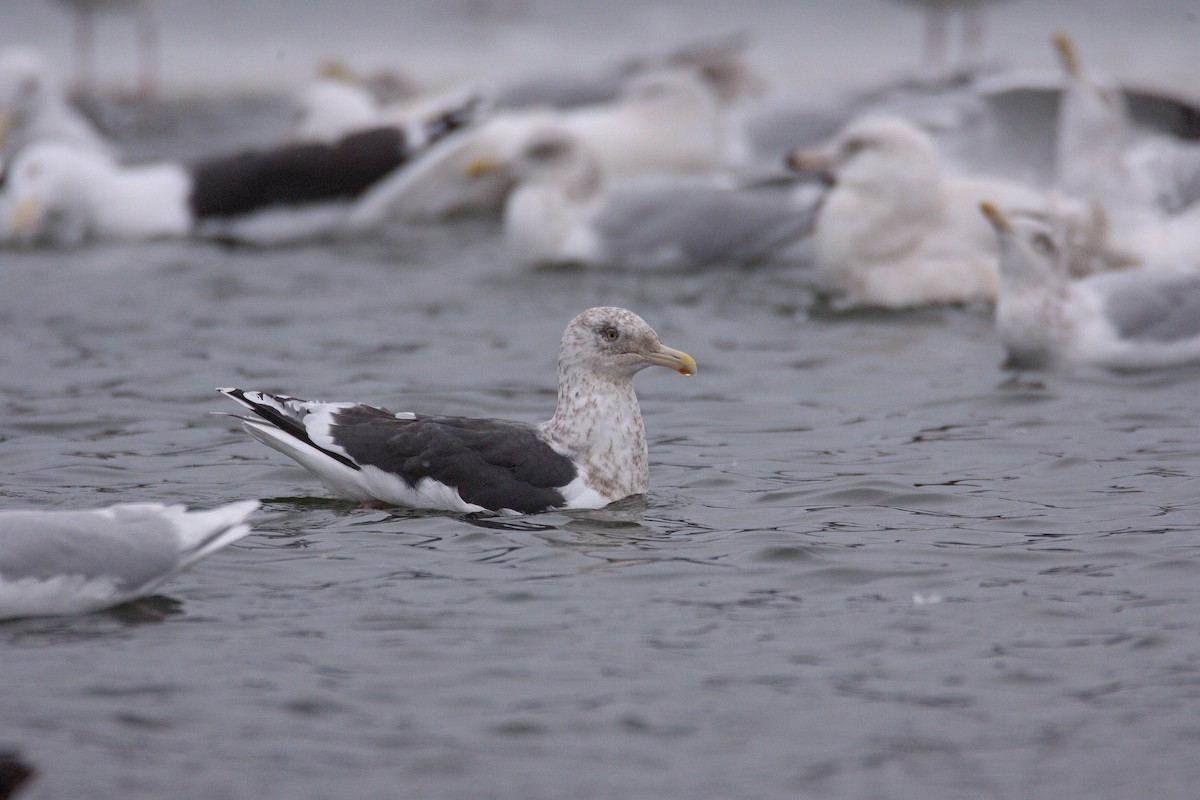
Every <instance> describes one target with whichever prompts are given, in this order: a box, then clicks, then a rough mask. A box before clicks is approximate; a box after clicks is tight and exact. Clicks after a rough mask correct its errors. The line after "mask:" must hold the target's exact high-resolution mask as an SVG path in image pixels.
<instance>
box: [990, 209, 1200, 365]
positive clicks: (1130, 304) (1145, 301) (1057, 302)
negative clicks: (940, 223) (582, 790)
mask: <svg viewBox="0 0 1200 800" xmlns="http://www.w3.org/2000/svg"><path fill="white" fill-rule="evenodd" d="M980 208H981V210H982V211H983V215H984V216H985V217H986V218H987V219H988V221H989V222H991V224H992V226H993V227H994V228H995V231H996V235H997V238H998V239H999V243H1000V292H999V297H998V298H997V301H996V331H997V333H998V334H999V336H1000V339H1001V341H1002V342H1003V343H1004V347H1005V350H1006V351H1007V355H1008V360H1007V362H1006V366H1009V367H1013V368H1017V369H1045V368H1053V367H1070V366H1080V365H1090V366H1098V367H1104V368H1108V369H1115V370H1144V369H1155V368H1163V367H1172V366H1177V365H1180V364H1186V363H1192V362H1198V361H1200V273H1197V272H1186V271H1169V270H1151V269H1145V268H1142V269H1127V270H1119V271H1115V272H1106V273H1103V274H1098V275H1091V276H1088V277H1085V278H1080V279H1071V278H1070V277H1068V275H1067V270H1066V264H1065V262H1066V259H1067V256H1066V253H1065V252H1064V251H1065V249H1066V248H1065V246H1064V241H1063V235H1062V232H1061V231H1060V230H1058V229H1057V226H1056V225H1054V224H1053V222H1052V221H1050V220H1047V219H1045V218H1042V217H1040V216H1038V215H1029V214H1012V215H1006V214H1005V213H1004V212H1002V211H1001V210H1000V209H999V208H997V207H996V206H995V205H994V204H992V203H989V202H984V203H982V204H981V206H980Z"/></svg>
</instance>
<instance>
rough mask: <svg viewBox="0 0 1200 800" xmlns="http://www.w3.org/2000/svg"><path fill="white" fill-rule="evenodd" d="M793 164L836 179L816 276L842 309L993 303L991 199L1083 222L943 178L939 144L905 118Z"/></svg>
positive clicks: (1025, 197)
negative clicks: (984, 213)
mask: <svg viewBox="0 0 1200 800" xmlns="http://www.w3.org/2000/svg"><path fill="white" fill-rule="evenodd" d="M790 163H791V164H792V166H793V167H795V168H797V169H801V170H808V169H829V170H830V172H831V177H832V180H833V183H834V185H833V188H832V189H831V190H830V191H829V194H828V195H827V196H826V197H825V200H824V202H823V203H822V206H821V209H820V211H819V212H818V214H817V220H816V226H815V229H814V232H813V245H814V250H815V254H816V263H815V266H816V271H815V272H816V278H817V280H818V282H819V284H820V288H821V289H822V291H824V292H825V293H827V294H828V295H830V296H831V297H832V299H833V302H834V305H835V307H838V308H843V309H845V308H858V307H880V308H892V309H901V308H911V307H916V306H923V305H928V304H936V303H969V302H974V301H990V300H992V299H994V298H995V293H996V258H997V253H996V239H995V235H994V234H993V233H992V231H991V230H990V229H989V227H988V225H987V224H986V223H985V222H984V221H983V219H982V218H981V217H980V216H979V212H978V207H979V203H980V201H982V200H984V199H992V200H993V201H995V202H998V203H1002V204H1004V205H1006V206H1009V205H1011V206H1019V207H1022V208H1048V207H1055V208H1056V210H1057V211H1058V212H1059V213H1068V212H1071V213H1073V214H1074V213H1075V212H1077V211H1078V212H1079V213H1080V214H1083V210H1082V209H1076V208H1074V207H1071V208H1068V207H1067V206H1066V205H1064V204H1063V203H1061V202H1060V201H1059V200H1058V199H1057V198H1053V197H1051V196H1049V195H1047V194H1045V193H1043V192H1041V191H1038V190H1035V189H1033V188H1031V187H1027V186H1025V185H1023V184H1019V183H1014V182H1011V181H1005V180H1000V179H992V178H986V177H977V176H965V175H964V176H954V175H948V174H943V171H942V168H941V165H940V162H939V159H938V154H937V152H936V150H935V148H934V145H933V142H932V140H931V139H930V137H929V136H928V135H927V134H926V133H924V132H923V131H921V130H920V129H918V128H917V127H916V126H915V125H913V124H912V123H911V122H909V121H907V120H905V119H903V118H900V117H894V116H888V115H871V116H868V117H863V118H861V119H858V120H855V121H854V122H851V123H850V124H849V125H847V126H846V127H845V128H843V129H842V131H841V132H840V133H839V134H838V135H837V136H836V137H835V138H834V141H833V144H832V146H831V147H830V148H829V149H828V150H815V149H812V148H809V149H804V150H800V151H797V152H795V153H793V154H792V157H791V159H790ZM1073 218H1074V217H1073ZM1086 223H1087V219H1086V215H1083V218H1082V219H1080V220H1079V224H1080V225H1084V224H1086Z"/></svg>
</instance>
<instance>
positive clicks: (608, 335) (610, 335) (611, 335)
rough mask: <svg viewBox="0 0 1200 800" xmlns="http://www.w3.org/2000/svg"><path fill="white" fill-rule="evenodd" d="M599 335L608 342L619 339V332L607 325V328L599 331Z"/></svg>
mask: <svg viewBox="0 0 1200 800" xmlns="http://www.w3.org/2000/svg"><path fill="white" fill-rule="evenodd" d="M600 335H601V336H603V337H604V338H605V339H608V340H609V341H610V342H615V341H616V340H617V339H620V338H621V332H620V331H618V330H617V329H616V328H614V327H613V326H612V325H609V326H608V327H606V328H603V329H602V330H601V331H600Z"/></svg>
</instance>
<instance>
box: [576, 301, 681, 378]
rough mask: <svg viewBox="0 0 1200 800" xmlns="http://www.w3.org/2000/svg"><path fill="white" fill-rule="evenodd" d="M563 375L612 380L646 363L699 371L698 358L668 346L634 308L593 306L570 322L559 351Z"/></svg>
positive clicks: (630, 374)
mask: <svg viewBox="0 0 1200 800" xmlns="http://www.w3.org/2000/svg"><path fill="white" fill-rule="evenodd" d="M558 366H559V373H560V374H561V375H567V374H570V373H572V372H579V371H583V372H587V373H590V374H593V375H596V376H603V377H605V378H608V379H610V380H614V381H622V380H629V379H630V378H632V377H633V376H634V375H635V374H637V373H638V372H640V371H641V370H643V369H645V368H646V367H652V366H659V367H667V368H669V369H673V370H675V371H676V372H678V373H679V374H681V375H695V374H696V361H695V359H693V358H692V357H691V356H689V355H688V354H687V353H684V352H682V351H680V350H675V349H674V348H671V347H667V346H666V345H665V344H663V343H662V340H661V339H660V338H659V337H658V334H657V333H655V332H654V329H653V328H651V327H650V326H649V325H647V324H646V321H645V320H643V319H642V318H641V317H639V316H638V315H637V314H635V313H633V312H632V311H628V310H626V309H624V308H616V307H613V306H601V307H598V308H589V309H588V310H587V311H584V312H583V313H582V314H580V315H579V316H577V317H575V319H573V320H571V322H570V323H569V324H568V325H567V328H566V330H565V331H564V332H563V336H562V343H561V345H560V347H559V351H558Z"/></svg>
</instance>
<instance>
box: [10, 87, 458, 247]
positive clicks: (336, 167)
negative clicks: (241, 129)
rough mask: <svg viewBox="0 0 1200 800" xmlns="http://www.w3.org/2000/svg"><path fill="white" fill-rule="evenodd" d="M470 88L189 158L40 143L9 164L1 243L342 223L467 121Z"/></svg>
mask: <svg viewBox="0 0 1200 800" xmlns="http://www.w3.org/2000/svg"><path fill="white" fill-rule="evenodd" d="M478 107H479V101H478V98H476V97H470V98H467V99H466V100H464V101H463V102H462V103H460V104H459V105H457V106H454V107H451V108H449V109H443V110H441V111H440V112H439V113H437V114H436V115H434V116H433V117H431V118H429V119H426V120H423V121H420V122H413V123H411V124H408V125H401V126H391V127H383V128H375V129H372V130H366V131H361V132H358V133H354V134H351V135H348V136H346V137H344V138H343V139H341V140H339V141H338V142H336V143H335V144H315V143H314V144H295V145H287V146H283V147H279V148H276V149H273V150H266V151H251V152H244V153H238V154H234V155H231V156H219V157H214V158H209V159H204V160H201V161H197V162H194V163H190V164H184V163H179V162H173V161H168V162H159V163H153V164H142V165H134V166H125V165H122V164H118V163H117V162H116V161H115V160H113V159H111V158H108V157H106V156H103V155H98V154H96V153H94V152H89V151H85V150H82V149H78V148H73V147H70V146H68V145H65V144H60V143H55V142H44V143H40V144H35V145H32V146H31V147H28V148H26V149H25V150H24V151H22V153H21V154H20V155H19V156H18V157H17V159H16V160H15V161H14V162H13V164H12V169H11V170H9V172H8V174H7V177H6V178H5V181H4V184H3V194H2V195H0V240H3V239H5V238H8V239H10V240H12V241H14V242H16V243H18V244H37V243H50V244H67V245H72V244H78V243H80V242H82V241H85V240H87V239H92V238H95V239H125V240H140V239H154V238H166V237H180V236H189V235H200V236H213V237H219V238H225V239H235V240H245V241H253V242H259V243H268V244H269V243H273V242H279V241H288V240H295V239H308V238H313V237H314V236H321V235H333V234H336V233H337V232H339V231H340V230H341V227H342V225H343V223H344V222H345V220H346V218H347V217H348V216H349V215H350V214H351V213H352V210H353V205H354V203H356V202H359V201H363V202H366V201H367V198H369V197H370V196H371V192H372V191H373V190H375V189H376V188H377V187H379V186H380V185H381V184H384V183H386V179H387V178H388V177H389V176H390V175H391V174H392V173H393V172H395V171H396V170H397V169H399V168H401V167H403V166H404V165H405V164H407V163H408V162H409V161H410V160H411V159H413V158H414V157H416V156H417V155H419V154H420V153H422V152H424V151H425V150H426V149H428V148H429V147H430V146H431V145H432V144H433V143H435V142H437V141H438V140H440V139H442V138H443V137H445V136H447V135H449V134H451V133H453V132H454V131H457V130H459V129H460V128H461V127H463V126H464V125H466V124H468V123H470V122H471V121H472V120H473V118H474V116H475V114H476V113H477V112H478Z"/></svg>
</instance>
